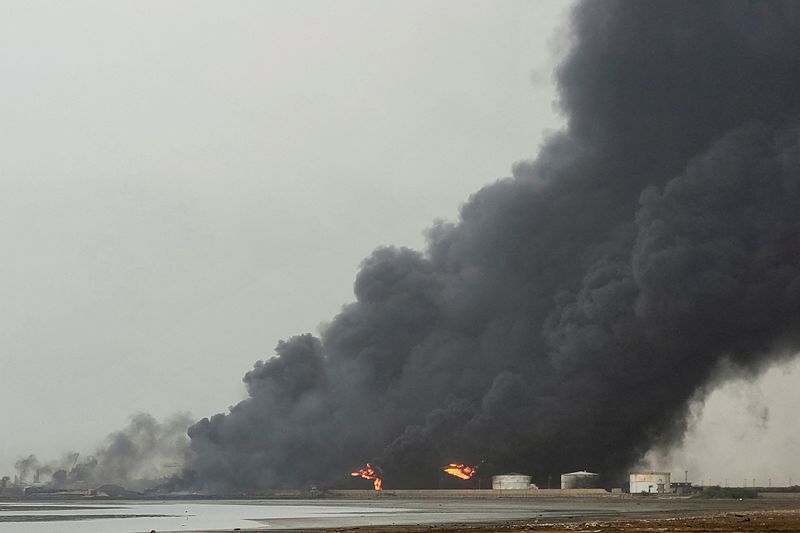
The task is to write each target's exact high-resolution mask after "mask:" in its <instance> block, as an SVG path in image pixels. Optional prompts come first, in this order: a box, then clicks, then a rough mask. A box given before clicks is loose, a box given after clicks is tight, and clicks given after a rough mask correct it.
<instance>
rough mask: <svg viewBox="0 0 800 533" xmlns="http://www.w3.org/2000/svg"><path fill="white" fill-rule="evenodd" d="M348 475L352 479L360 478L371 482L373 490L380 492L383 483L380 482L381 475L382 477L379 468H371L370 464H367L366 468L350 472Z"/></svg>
mask: <svg viewBox="0 0 800 533" xmlns="http://www.w3.org/2000/svg"><path fill="white" fill-rule="evenodd" d="M350 475H351V476H353V477H360V478H364V479H369V480H372V486H373V488H374V489H375V490H381V486H382V485H383V481H382V480H381V475H383V471H382V470H381V467H379V466H374V467H373V466H372V465H371V464H369V463H367V466H365V467H364V468H360V469H358V470H355V471H353V472H350Z"/></svg>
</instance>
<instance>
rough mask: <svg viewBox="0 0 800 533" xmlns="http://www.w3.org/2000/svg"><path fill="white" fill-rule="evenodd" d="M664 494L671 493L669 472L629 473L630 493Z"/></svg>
mask: <svg viewBox="0 0 800 533" xmlns="http://www.w3.org/2000/svg"><path fill="white" fill-rule="evenodd" d="M643 492H644V493H648V494H649V493H653V494H666V493H669V492H672V487H671V485H670V481H669V472H631V476H630V493H631V494H640V493H643Z"/></svg>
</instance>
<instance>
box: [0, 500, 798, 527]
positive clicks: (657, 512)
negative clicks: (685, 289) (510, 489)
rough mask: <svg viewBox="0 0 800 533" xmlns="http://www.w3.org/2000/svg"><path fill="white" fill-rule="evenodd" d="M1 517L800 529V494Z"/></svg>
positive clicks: (177, 504) (286, 504)
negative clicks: (717, 497)
mask: <svg viewBox="0 0 800 533" xmlns="http://www.w3.org/2000/svg"><path fill="white" fill-rule="evenodd" d="M2 507H4V508H5V509H2ZM0 511H3V513H0V514H4V515H5V516H6V517H7V520H0V532H6V531H8V532H14V533H18V532H23V533H26V532H29V531H36V532H37V533H39V532H41V531H48V532H50V531H58V532H61V531H75V532H85V533H99V532H102V533H130V532H136V531H150V529H155V530H156V531H158V532H159V533H163V532H165V531H201V532H208V531H233V530H236V529H238V530H241V531H270V532H275V531H292V532H296V531H310V530H315V531H316V532H317V533H343V532H347V533H397V532H399V531H403V532H410V533H423V532H424V533H490V532H503V533H524V532H528V531H542V532H548V531H552V532H555V531H581V532H595V533H597V532H600V531H608V532H636V533H639V532H644V531H648V532H653V531H675V532H687V533H691V532H695V531H698V532H699V531H715V532H727V531H731V532H733V531H742V532H756V531H765V532H766V531H775V532H786V531H798V532H800V497H798V496H794V497H783V498H779V497H770V498H758V499H751V500H721V499H701V498H648V497H631V496H625V497H621V496H611V495H609V496H606V497H565V498H513V499H468V498H457V499H452V498H437V497H427V498H424V499H397V498H390V499H387V498H377V499H370V500H355V499H348V500H331V499H318V500H293V501H292V500H283V501H275V500H271V501H270V500H234V501H213V502H210V501H200V500H185V501H168V502H167V501H161V502H159V501H149V502H145V501H105V502H102V503H101V502H97V501H94V502H92V501H85V500H84V501H76V502H60V503H59V504H53V503H44V502H42V503H41V504H37V503H36V502H33V501H26V502H25V503H24V504H22V503H18V504H9V505H6V506H2V505H0ZM159 513H164V514H159ZM4 522H5V523H4ZM9 522H11V523H9ZM32 522H34V523H32ZM48 522H49V523H48Z"/></svg>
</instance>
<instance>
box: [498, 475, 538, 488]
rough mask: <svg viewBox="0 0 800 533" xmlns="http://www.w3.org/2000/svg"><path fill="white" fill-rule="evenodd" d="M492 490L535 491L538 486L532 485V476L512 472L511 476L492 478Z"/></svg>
mask: <svg viewBox="0 0 800 533" xmlns="http://www.w3.org/2000/svg"><path fill="white" fill-rule="evenodd" d="M492 488H493V489H501V490H507V489H510V490H520V489H535V488H538V487H537V486H536V485H534V484H533V483H531V476H526V475H525V474H519V473H517V472H511V473H509V474H501V475H498V476H492Z"/></svg>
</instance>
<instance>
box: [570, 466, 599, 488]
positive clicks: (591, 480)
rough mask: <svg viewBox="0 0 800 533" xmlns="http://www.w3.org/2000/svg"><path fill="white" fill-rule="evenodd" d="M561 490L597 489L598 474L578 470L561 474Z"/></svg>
mask: <svg viewBox="0 0 800 533" xmlns="http://www.w3.org/2000/svg"><path fill="white" fill-rule="evenodd" d="M561 488H562V489H597V488H600V474H595V473H594V472H587V471H586V470H579V471H577V472H569V473H567V474H561Z"/></svg>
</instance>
